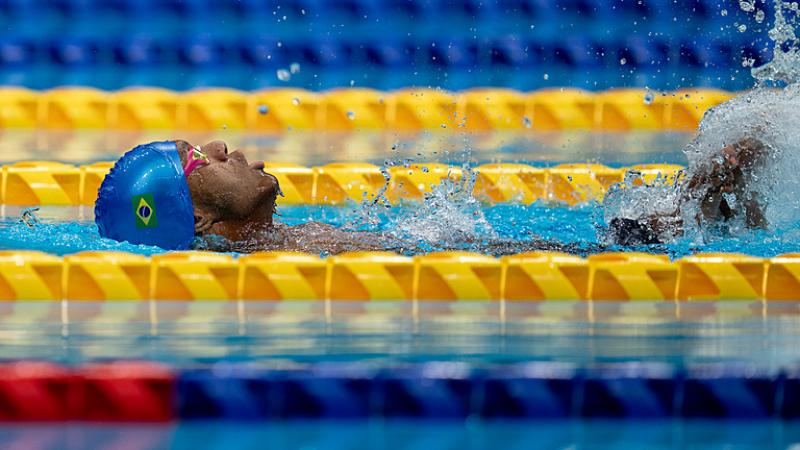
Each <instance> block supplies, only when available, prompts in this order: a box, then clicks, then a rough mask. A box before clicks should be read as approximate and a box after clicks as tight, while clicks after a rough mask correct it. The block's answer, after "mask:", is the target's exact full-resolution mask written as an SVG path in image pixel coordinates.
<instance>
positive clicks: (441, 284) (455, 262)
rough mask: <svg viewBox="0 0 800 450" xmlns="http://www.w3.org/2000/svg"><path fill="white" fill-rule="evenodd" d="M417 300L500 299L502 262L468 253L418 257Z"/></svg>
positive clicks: (416, 258) (447, 253) (432, 254)
mask: <svg viewBox="0 0 800 450" xmlns="http://www.w3.org/2000/svg"><path fill="white" fill-rule="evenodd" d="M414 261H415V263H416V265H417V281H416V283H415V286H416V289H415V293H416V296H415V297H416V298H417V299H418V300H499V299H500V278H501V272H502V269H501V265H500V261H499V260H498V259H496V258H493V257H491V256H486V255H480V254H477V253H469V252H438V253H430V254H428V255H422V256H415V257H414Z"/></svg>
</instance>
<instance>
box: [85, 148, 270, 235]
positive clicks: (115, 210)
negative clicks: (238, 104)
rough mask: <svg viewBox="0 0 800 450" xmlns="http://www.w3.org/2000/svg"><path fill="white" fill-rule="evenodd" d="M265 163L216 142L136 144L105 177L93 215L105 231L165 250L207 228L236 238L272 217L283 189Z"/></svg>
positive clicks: (204, 231) (103, 232)
mask: <svg viewBox="0 0 800 450" xmlns="http://www.w3.org/2000/svg"><path fill="white" fill-rule="evenodd" d="M263 167H264V164H263V163H261V162H258V163H252V164H250V163H248V162H247V160H246V159H245V157H244V155H242V154H241V152H238V151H236V152H231V153H230V154H229V153H228V148H227V145H225V143H224V142H221V141H214V142H211V143H209V144H206V145H204V146H201V147H193V146H192V145H190V144H189V143H187V142H185V141H169V142H154V143H151V144H146V145H140V146H138V147H136V148H134V149H133V150H131V151H129V152H128V153H126V154H125V155H124V156H123V157H122V158H120V159H119V160H118V161H117V163H116V164H115V165H114V167H113V168H112V169H111V172H110V173H109V174H108V175H107V176H106V178H105V179H104V180H103V183H102V185H101V187H100V190H99V191H98V197H97V201H96V202H95V222H96V223H97V225H98V228H99V231H100V234H101V235H102V236H103V237H108V238H112V239H115V240H118V241H128V242H131V243H134V244H146V245H155V246H159V247H162V248H165V249H168V250H181V249H188V248H189V247H190V246H191V244H192V241H193V240H194V237H195V236H196V235H198V234H204V233H206V232H213V233H216V234H221V235H223V236H224V237H227V238H229V239H233V240H241V239H242V237H243V236H242V235H243V233H244V234H246V233H247V232H248V231H250V230H251V229H252V228H253V226H254V225H255V224H258V225H260V226H269V225H271V223H272V215H273V213H274V209H275V198H276V196H277V195H278V193H279V192H280V188H279V187H278V182H277V180H276V179H275V177H273V176H272V175H268V174H265V173H264V172H263Z"/></svg>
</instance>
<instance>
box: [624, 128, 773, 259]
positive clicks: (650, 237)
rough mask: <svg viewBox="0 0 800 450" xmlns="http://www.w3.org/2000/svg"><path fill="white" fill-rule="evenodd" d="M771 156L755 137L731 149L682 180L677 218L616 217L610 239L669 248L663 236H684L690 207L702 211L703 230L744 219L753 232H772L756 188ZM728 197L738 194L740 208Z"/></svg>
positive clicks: (699, 213)
mask: <svg viewBox="0 0 800 450" xmlns="http://www.w3.org/2000/svg"><path fill="white" fill-rule="evenodd" d="M768 152H769V148H768V147H767V146H766V145H765V144H764V143H762V142H760V141H759V140H757V139H754V138H752V137H746V138H743V139H741V140H739V141H737V142H735V143H733V144H731V145H727V146H725V147H724V148H722V149H721V150H720V151H719V153H718V155H716V156H715V157H714V158H712V159H711V161H708V162H707V164H706V165H702V166H700V167H698V168H697V169H696V170H694V171H691V170H690V172H689V173H688V174H687V177H685V178H681V179H680V180H679V181H678V183H680V184H679V185H678V186H677V187H676V188H677V189H678V190H679V192H680V195H679V197H678V203H677V204H676V205H675V208H676V209H675V210H674V211H673V212H672V213H669V214H659V215H651V216H645V217H640V218H636V219H632V218H625V217H615V218H613V219H612V220H611V221H610V222H609V238H610V240H611V241H612V242H614V243H616V244H618V245H626V246H627V245H649V244H659V243H665V241H666V240H667V239H665V238H663V236H665V235H666V236H680V235H682V234H683V231H684V225H685V224H684V211H683V210H684V209H686V208H694V210H696V212H695V213H694V218H693V220H694V221H695V222H696V223H697V225H700V226H708V225H715V224H718V223H723V222H726V221H729V220H731V219H733V218H735V217H738V216H742V217H743V218H744V223H745V225H746V226H747V227H748V228H766V227H767V220H766V218H765V216H764V208H763V205H762V203H761V200H760V199H759V197H758V194H757V193H755V192H753V191H752V190H751V189H750V185H751V183H752V180H753V179H754V178H755V177H756V174H757V173H758V171H759V170H760V169H761V168H762V167H763V166H764V164H765V160H766V158H767V154H768ZM726 195H733V196H734V198H735V199H736V200H737V202H738V203H739V207H738V208H736V209H734V208H733V207H731V205H730V204H729V203H728V200H727V199H726Z"/></svg>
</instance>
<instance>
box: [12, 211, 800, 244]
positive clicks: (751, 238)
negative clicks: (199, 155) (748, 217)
mask: <svg viewBox="0 0 800 450" xmlns="http://www.w3.org/2000/svg"><path fill="white" fill-rule="evenodd" d="M474 210H480V212H481V213H482V214H483V215H484V216H485V219H486V223H485V224H483V223H482V222H481V223H477V221H476V223H475V224H474V230H475V232H476V234H475V235H474V236H473V239H472V241H474V242H477V243H478V244H479V243H480V242H481V240H482V239H486V240H489V241H491V240H500V241H503V240H511V241H530V240H531V239H534V238H536V237H538V238H542V239H545V240H548V241H553V242H555V243H560V244H570V245H574V247H575V248H574V251H576V252H577V253H580V254H587V253H593V252H598V251H632V250H635V251H647V252H653V253H665V254H668V255H670V256H671V257H680V256H683V255H688V254H692V253H697V252H739V253H747V254H751V255H755V256H764V257H769V256H775V255H779V254H784V253H791V252H798V251H800V239H798V237H800V223H796V224H794V225H792V226H786V227H784V228H780V229H773V230H744V231H741V232H733V233H726V232H722V231H719V232H714V233H708V234H707V235H706V236H704V239H705V240H704V241H698V240H697V239H696V238H684V239H679V240H677V241H676V242H673V243H670V244H667V245H651V246H640V247H619V246H604V245H601V244H602V236H603V230H602V227H603V226H604V224H603V222H602V206H601V205H599V204H588V205H583V206H577V207H565V206H564V207H553V206H549V205H546V204H541V203H535V204H532V205H520V204H516V205H515V204H501V205H495V206H483V207H480V208H478V207H477V206H473V207H471V209H469V210H468V211H467V212H468V213H470V214H471V213H472V212H474ZM21 211H22V208H15V207H6V208H5V218H4V219H3V220H0V249H8V250H40V251H44V252H48V253H53V254H58V255H64V254H70V253H76V252H79V251H85V250H118V251H126V252H133V253H139V254H144V255H150V254H154V253H161V252H163V250H161V249H159V248H157V247H148V246H141V245H131V244H129V243H119V242H116V241H113V240H109V239H103V238H101V237H100V236H99V234H98V232H97V227H96V226H95V225H94V221H93V217H92V210H91V208H86V209H83V210H81V209H79V208H75V207H54V206H51V207H42V208H41V210H40V211H39V212H38V213H37V215H38V217H39V218H40V220H41V223H40V224H39V225H38V226H36V227H35V228H34V229H30V228H28V227H27V226H25V225H24V224H22V223H20V222H19V214H20V213H21ZM370 211H371V212H370V213H369V215H370V217H371V218H376V219H377V220H378V222H377V223H375V224H365V223H363V221H362V218H363V214H364V212H363V210H362V207H361V206H360V205H356V204H352V205H350V206H342V207H336V206H284V207H281V206H279V209H278V212H279V214H280V216H279V217H278V219H277V220H279V221H281V222H283V223H286V224H288V225H297V224H300V223H304V222H307V221H321V222H325V223H330V224H333V225H336V226H340V227H346V228H348V229H351V230H369V231H385V232H389V233H393V234H394V235H395V236H398V237H400V238H403V239H408V240H410V241H411V242H415V243H419V244H420V246H419V251H436V250H441V249H443V248H446V247H451V248H452V246H454V247H455V248H459V249H464V250H469V249H470V248H471V244H470V242H454V243H450V244H452V246H451V245H450V244H447V245H445V244H442V243H441V241H437V240H432V241H431V240H428V241H420V237H419V236H418V234H419V233H418V232H423V231H424V233H425V234H426V235H432V236H434V237H437V236H446V235H447V234H448V233H450V231H451V228H450V227H451V226H453V225H454V222H453V221H462V222H460V223H459V224H460V225H463V220H472V219H474V217H472V218H471V216H470V214H466V215H465V216H458V217H436V216H435V215H434V216H430V215H428V213H430V212H431V211H426V212H425V215H421V216H420V215H417V214H415V213H416V212H418V211H420V205H419V204H407V205H404V206H400V207H393V208H390V209H386V208H383V207H377V208H371V209H370ZM412 220H413V221H414V229H413V230H410V231H409V230H407V229H404V224H407V223H409V222H410V221H412ZM486 225H488V227H487V226H486ZM492 232H494V233H495V235H492ZM476 245H477V244H476ZM518 248H520V249H525V248H526V247H525V245H524V242H522V243H521V244H520V245H519V246H518ZM514 249H515V246H514V245H511V246H508V247H503V248H502V249H501V250H502V251H503V252H509V251H512V252H513V251H514Z"/></svg>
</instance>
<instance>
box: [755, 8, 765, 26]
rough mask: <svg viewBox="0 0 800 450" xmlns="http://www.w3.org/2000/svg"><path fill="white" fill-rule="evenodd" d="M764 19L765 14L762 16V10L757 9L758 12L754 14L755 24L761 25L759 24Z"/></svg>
mask: <svg viewBox="0 0 800 450" xmlns="http://www.w3.org/2000/svg"><path fill="white" fill-rule="evenodd" d="M765 18H766V14H764V11H762V10H760V9H759V10H758V11H757V12H756V22H757V23H761V22H763V21H764V19H765Z"/></svg>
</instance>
